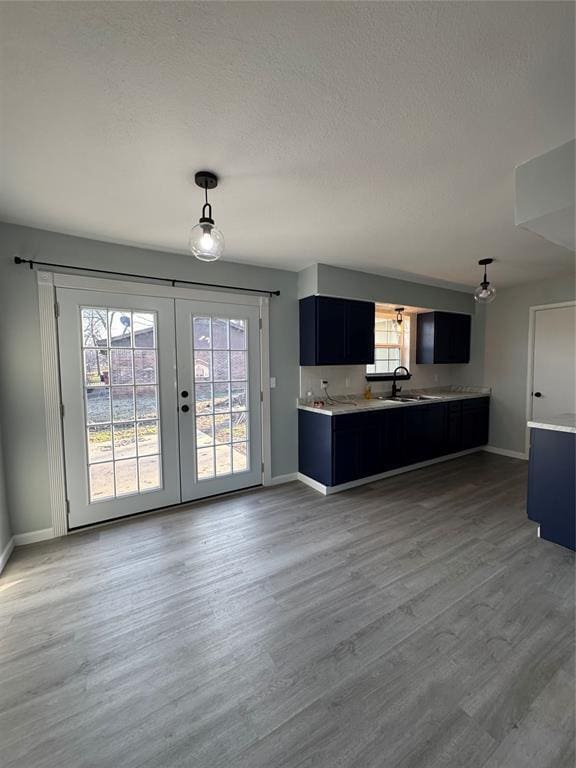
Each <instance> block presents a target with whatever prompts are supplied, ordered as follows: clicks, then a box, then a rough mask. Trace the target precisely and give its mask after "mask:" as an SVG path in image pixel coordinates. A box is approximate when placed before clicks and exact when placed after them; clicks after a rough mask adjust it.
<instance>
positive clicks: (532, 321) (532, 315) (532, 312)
mask: <svg viewBox="0 0 576 768" xmlns="http://www.w3.org/2000/svg"><path fill="white" fill-rule="evenodd" d="M574 306H576V301H561V302H559V303H557V304H537V305H535V306H533V307H530V308H529V316H528V366H527V372H526V423H528V422H529V421H531V420H532V402H533V401H532V389H533V382H534V343H535V339H536V312H539V311H541V310H546V309H562V308H563V307H574ZM525 444H526V454H527V455H528V453H529V452H530V429H529V428H528V427H526V437H525Z"/></svg>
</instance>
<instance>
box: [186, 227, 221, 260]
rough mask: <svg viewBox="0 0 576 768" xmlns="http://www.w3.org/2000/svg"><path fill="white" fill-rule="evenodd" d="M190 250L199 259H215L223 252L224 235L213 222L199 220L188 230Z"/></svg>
mask: <svg viewBox="0 0 576 768" xmlns="http://www.w3.org/2000/svg"><path fill="white" fill-rule="evenodd" d="M190 250H191V251H192V253H193V255H194V256H196V258H197V259H200V261H216V260H217V259H219V258H220V257H221V256H222V254H223V253H224V236H223V235H222V232H220V230H219V229H217V228H216V227H215V226H214V225H213V224H208V223H206V222H200V223H199V224H196V226H195V227H192V229H191V230H190Z"/></svg>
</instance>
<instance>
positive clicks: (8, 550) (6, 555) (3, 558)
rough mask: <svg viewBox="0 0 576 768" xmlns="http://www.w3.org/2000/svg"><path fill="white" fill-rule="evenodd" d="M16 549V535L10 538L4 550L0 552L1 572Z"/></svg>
mask: <svg viewBox="0 0 576 768" xmlns="http://www.w3.org/2000/svg"><path fill="white" fill-rule="evenodd" d="M13 549H14V536H12V538H11V539H10V541H9V542H8V544H6V546H5V547H4V551H3V552H2V553H0V573H2V571H3V570H4V567H5V566H6V563H7V562H8V560H10V555H11V554H12V550H13Z"/></svg>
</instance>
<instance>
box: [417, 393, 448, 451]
mask: <svg viewBox="0 0 576 768" xmlns="http://www.w3.org/2000/svg"><path fill="white" fill-rule="evenodd" d="M423 410H424V411H425V413H424V430H425V442H426V448H425V456H426V459H435V458H437V457H438V456H442V455H443V454H444V453H446V451H447V443H448V435H447V426H448V425H447V421H446V405H445V404H444V403H433V404H432V405H425V406H423Z"/></svg>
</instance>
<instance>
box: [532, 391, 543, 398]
mask: <svg viewBox="0 0 576 768" xmlns="http://www.w3.org/2000/svg"><path fill="white" fill-rule="evenodd" d="M533 394H534V397H542V392H534V393H533Z"/></svg>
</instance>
